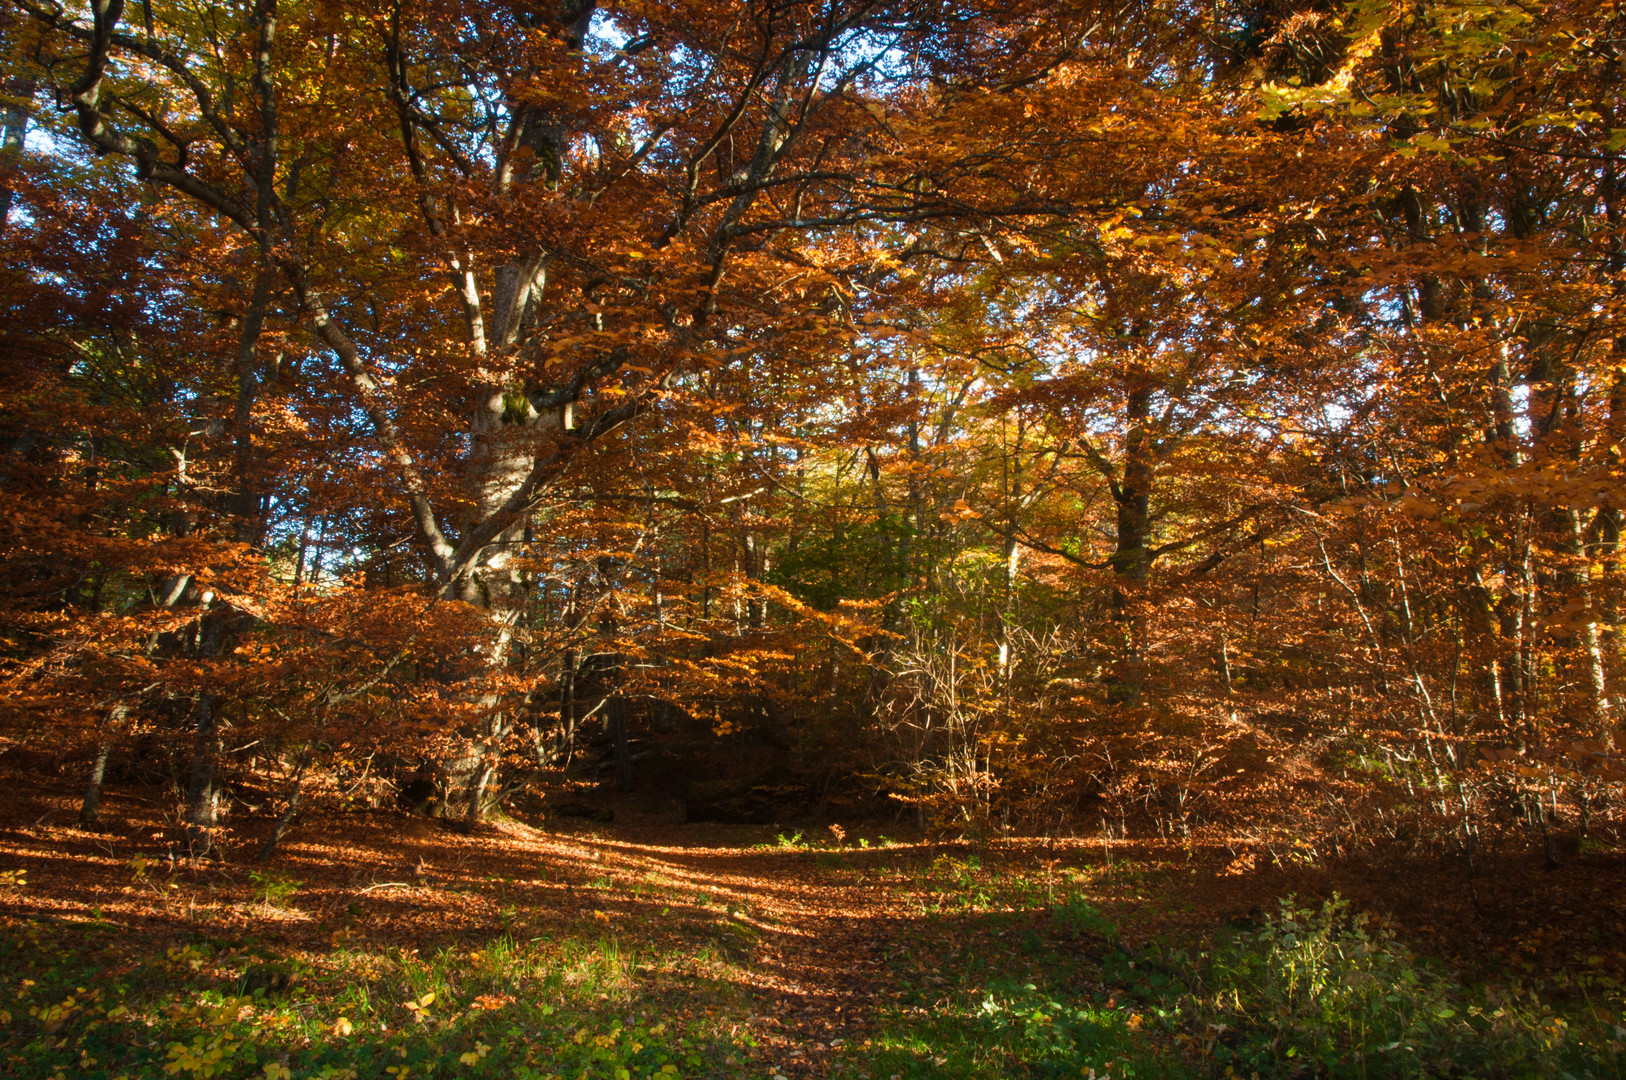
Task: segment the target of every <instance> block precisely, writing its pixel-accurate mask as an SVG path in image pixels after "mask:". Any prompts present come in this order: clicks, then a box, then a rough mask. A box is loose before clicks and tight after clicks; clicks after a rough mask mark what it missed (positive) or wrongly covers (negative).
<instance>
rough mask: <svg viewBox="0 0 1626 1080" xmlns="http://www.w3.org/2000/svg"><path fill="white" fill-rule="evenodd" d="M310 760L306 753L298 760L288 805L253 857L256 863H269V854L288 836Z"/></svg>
mask: <svg viewBox="0 0 1626 1080" xmlns="http://www.w3.org/2000/svg"><path fill="white" fill-rule="evenodd" d="M310 760H311V755H310V754H309V753H308V752H307V753H306V754H305V755H304V756H303V757H301V758H300V759H299V771H298V772H296V773H294V786H293V789H292V790H291V791H289V792H288V805H287V806H286V807H284V808H283V811H282V814H281V815H280V816H278V818H277V824H276V828H274V829H272V830H271V835H270V836H268V837H266V838H265V844H264V845H263V846H261V848H260V853H259V855H257V856H256V857H255V861H256V862H262V863H263V862H269V861H270V860H271V853H272V852H274V851H276V849H277V844H279V843H281V841H282V838H283V837H284V836H286V835H287V834H288V829H289V828H290V827H292V825H293V823H294V816H295V815H297V814H298V813H299V803H300V800H301V798H302V797H303V796H304V794H305V769H306V767H307V766H308V765H309V764H310Z"/></svg>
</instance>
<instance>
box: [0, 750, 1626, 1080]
mask: <svg viewBox="0 0 1626 1080" xmlns="http://www.w3.org/2000/svg"><path fill="white" fill-rule="evenodd" d="M4 780H5V783H6V787H7V790H8V793H9V795H10V797H9V798H8V800H7V802H6V804H5V807H4V810H3V813H4V822H3V827H4V831H3V832H0V869H3V870H4V872H5V873H6V874H8V875H9V876H8V878H7V879H6V880H7V881H8V882H10V883H11V884H10V887H9V888H7V889H6V890H5V891H4V892H3V893H0V911H3V912H4V920H5V921H4V928H3V937H0V950H3V951H0V957H3V962H4V966H5V969H6V984H5V986H4V987H3V988H0V994H3V995H4V996H3V998H0V1004H3V1007H4V1009H5V1010H7V1012H6V1013H5V1014H3V1015H4V1018H5V1020H6V1027H5V1028H4V1029H0V1055H3V1059H4V1060H5V1061H6V1063H7V1065H6V1071H7V1075H10V1076H17V1077H51V1076H83V1077H118V1076H131V1077H134V1076H149V1075H150V1076H158V1075H182V1076H227V1077H249V1076H254V1077H261V1076H267V1077H283V1076H290V1075H291V1076H294V1077H301V1078H303V1077H341V1076H349V1075H354V1076H384V1075H389V1076H391V1077H399V1078H406V1077H416V1076H428V1075H443V1076H456V1075H494V1076H537V1077H542V1076H550V1075H559V1076H591V1077H600V1076H602V1077H605V1078H612V1077H626V1076H646V1075H647V1076H657V1077H658V1076H661V1075H663V1070H666V1072H665V1075H672V1074H673V1071H674V1070H675V1072H676V1074H677V1075H682V1076H691V1077H701V1076H716V1077H725V1076H764V1075H766V1076H774V1075H783V1076H791V1077H794V1076H854V1077H862V1076H870V1077H877V1076H879V1077H886V1076H892V1075H898V1076H906V1077H908V1076H919V1077H927V1076H967V1077H970V1076H993V1075H1010V1076H1027V1075H1033V1076H1047V1075H1088V1070H1089V1069H1090V1068H1094V1069H1095V1070H1096V1073H1097V1075H1099V1076H1106V1075H1114V1076H1188V1075H1189V1076H1208V1075H1212V1076H1221V1075H1231V1074H1232V1072H1234V1071H1235V1070H1236V1066H1237V1065H1239V1064H1245V1065H1247V1066H1248V1068H1249V1069H1250V1070H1251V1071H1254V1072H1258V1073H1259V1075H1261V1076H1271V1075H1282V1076H1289V1075H1301V1074H1304V1073H1305V1070H1304V1064H1305V1063H1304V1062H1303V1061H1295V1060H1294V1057H1295V1056H1296V1055H1295V1054H1292V1053H1290V1052H1289V1051H1291V1050H1293V1049H1294V1047H1293V1046H1292V1045H1291V1044H1290V1042H1287V1043H1284V1042H1280V1038H1279V1037H1280V1034H1281V1033H1280V1032H1273V1033H1272V1035H1271V1038H1269V1039H1260V1038H1253V1037H1252V1036H1250V1035H1248V1033H1247V1032H1246V1029H1243V1031H1242V1033H1241V1035H1240V1036H1239V1035H1236V1034H1232V1032H1234V1031H1236V1029H1235V1028H1234V1027H1231V1028H1230V1030H1229V1031H1228V1030H1227V1025H1224V1024H1223V1023H1221V1022H1218V1021H1217V1017H1216V1015H1215V1014H1214V1013H1213V1010H1212V1009H1211V1008H1210V1009H1208V1010H1206V1011H1205V1010H1204V1009H1203V1008H1201V1007H1200V1006H1199V1003H1198V1001H1197V1000H1196V999H1197V996H1198V995H1197V994H1196V993H1195V990H1194V987H1193V986H1192V985H1187V984H1186V983H1185V982H1183V981H1182V980H1191V981H1192V982H1193V983H1195V981H1196V979H1197V978H1199V977H1200V976H1199V975H1198V972H1199V970H1200V964H1195V963H1193V958H1194V957H1195V956H1196V955H1197V954H1198V953H1199V952H1200V950H1202V949H1213V948H1214V947H1215V943H1216V942H1217V941H1219V940H1221V939H1222V938H1224V937H1225V936H1226V935H1227V934H1233V935H1234V934H1237V933H1238V929H1239V928H1240V933H1241V936H1244V937H1245V936H1246V934H1247V932H1248V931H1250V930H1256V929H1257V928H1259V927H1261V926H1265V925H1268V924H1269V922H1270V920H1271V918H1272V913H1274V912H1276V910H1277V905H1278V903H1279V901H1280V900H1281V898H1283V897H1286V896H1294V897H1296V898H1297V900H1298V902H1299V903H1300V904H1301V905H1303V906H1305V907H1312V908H1313V907H1314V906H1316V904H1317V903H1319V902H1320V901H1322V900H1325V899H1327V898H1329V897H1333V896H1335V895H1339V894H1341V895H1342V896H1343V897H1346V898H1347V899H1348V901H1349V903H1350V905H1351V907H1352V908H1353V909H1355V910H1359V911H1365V912H1370V913H1372V914H1373V916H1374V919H1373V921H1372V923H1370V924H1368V927H1367V930H1368V931H1369V932H1370V933H1371V935H1372V938H1373V940H1381V939H1382V938H1384V937H1387V936H1388V935H1391V934H1392V935H1395V941H1396V942H1397V943H1399V944H1400V945H1401V946H1402V948H1401V950H1400V951H1401V953H1402V954H1405V955H1406V956H1407V957H1408V960H1407V963H1408V970H1418V971H1423V972H1424V973H1425V977H1439V978H1441V979H1442V980H1443V982H1444V983H1446V984H1448V985H1449V987H1450V989H1449V990H1447V991H1445V992H1446V993H1447V994H1448V995H1449V997H1450V1000H1451V1002H1452V1003H1453V1004H1454V1005H1456V1006H1457V1007H1464V1002H1479V1003H1481V1004H1490V1005H1499V1006H1500V1009H1501V1010H1502V1011H1500V1012H1498V1013H1497V1015H1498V1016H1499V1017H1500V1016H1502V1015H1503V1014H1504V1013H1505V1014H1506V1015H1507V1016H1508V1017H1510V1018H1514V1019H1510V1020H1508V1021H1504V1024H1509V1023H1513V1022H1514V1020H1516V1025H1515V1026H1517V1025H1523V1028H1524V1030H1504V1029H1498V1031H1499V1036H1498V1037H1499V1038H1500V1039H1502V1040H1504V1041H1505V1042H1506V1045H1505V1046H1501V1047H1500V1048H1497V1046H1496V1042H1497V1040H1496V1039H1489V1038H1484V1039H1480V1038H1479V1037H1477V1036H1476V1044H1477V1045H1479V1046H1480V1048H1481V1049H1484V1048H1490V1049H1491V1051H1492V1052H1491V1053H1490V1055H1489V1057H1488V1058H1487V1060H1486V1061H1482V1062H1480V1063H1479V1065H1478V1067H1479V1068H1482V1069H1484V1070H1485V1071H1481V1072H1477V1073H1473V1075H1507V1076H1546V1075H1551V1076H1559V1075H1586V1076H1615V1075H1620V1073H1619V1069H1620V1067H1621V1057H1620V1053H1621V1037H1622V1030H1621V1027H1620V1026H1619V1025H1620V1023H1621V1020H1622V1014H1621V1012H1620V1008H1621V996H1620V988H1621V985H1622V983H1621V980H1622V977H1623V975H1626V917H1623V915H1622V912H1621V909H1620V907H1619V905H1618V903H1617V902H1616V901H1617V898H1618V896H1619V895H1621V892H1622V890H1626V866H1623V865H1622V862H1621V860H1620V859H1619V858H1618V857H1615V856H1610V855H1595V856H1574V857H1570V858H1567V859H1565V860H1564V862H1563V863H1562V865H1560V866H1559V867H1558V868H1556V869H1553V868H1549V867H1548V866H1546V865H1545V862H1544V860H1543V859H1542V858H1540V857H1539V856H1537V855H1535V854H1522V853H1513V854H1510V855H1509V856H1508V857H1506V858H1504V859H1502V860H1500V861H1499V862H1498V864H1497V865H1496V866H1495V867H1494V872H1493V873H1486V872H1483V871H1482V872H1481V873H1480V874H1479V875H1478V876H1477V877H1473V878H1470V877H1469V876H1468V875H1467V874H1466V873H1465V869H1464V867H1463V865H1462V862H1461V860H1460V859H1409V860H1408V859H1405V858H1402V857H1396V856H1391V857H1387V858H1383V859H1373V860H1370V861H1362V862H1360V863H1357V862H1354V861H1350V862H1344V863H1327V864H1323V865H1305V864H1303V863H1297V862H1295V861H1294V860H1293V859H1292V858H1291V857H1290V853H1288V852H1271V851H1268V850H1258V851H1246V852H1242V853H1239V850H1238V848H1237V846H1236V844H1235V841H1234V839H1233V840H1232V842H1230V843H1227V842H1226V840H1225V838H1222V837H1218V836H1213V837H1208V838H1193V839H1191V840H1190V841H1187V842H1181V843H1175V842H1170V841H1166V840H1147V839H1133V838H1125V837H1123V836H1121V835H1119V836H1115V837H1112V838H1108V836H1107V834H1106V833H1102V834H1100V835H1097V836H1094V837H1089V836H1084V837H1066V838H1058V837H1042V838H1033V837H1029V838H1014V837H1013V838H1001V839H995V840H990V841H988V842H985V843H981V844H975V845H973V844H970V843H967V842H965V841H959V840H942V839H936V838H932V837H923V836H918V835H910V833H909V832H908V831H907V830H902V831H900V830H899V829H898V828H897V826H896V824H894V825H893V826H892V827H891V828H886V827H885V826H884V825H882V826H874V825H872V826H867V827H866V826H854V827H853V828H852V829H851V831H850V832H849V831H848V830H847V829H845V828H842V827H841V826H839V825H838V826H837V827H836V828H834V829H830V828H825V829H819V828H817V827H816V826H814V825H806V826H804V828H805V829H806V835H804V833H803V832H802V831H799V830H793V829H790V828H788V827H775V826H720V825H693V824H684V823H682V821H681V814H680V813H679V812H678V811H677V808H676V807H675V806H674V805H673V804H672V803H670V802H661V801H659V800H653V801H652V800H650V799H648V798H643V799H640V798H636V797H630V796H623V795H619V794H613V795H608V796H599V797H598V798H597V799H596V800H595V801H596V803H597V804H598V805H602V806H603V807H604V808H606V809H609V810H612V811H613V812H614V814H615V818H616V820H615V823H613V824H607V825H599V824H588V823H581V822H573V821H570V820H568V819H563V820H561V819H555V820H551V821H538V822H536V823H534V824H528V823H525V822H523V821H519V820H516V819H512V818H503V819H499V820H494V821H491V822H488V823H486V824H484V825H482V826H480V827H479V828H478V829H477V830H476V831H474V832H473V833H472V834H466V833H464V832H460V831H458V830H456V829H454V828H452V827H450V825H449V823H443V822H439V821H435V820H431V819H424V818H416V817H411V816H408V815H405V814H402V813H398V812H395V811H366V810H363V811H358V812H353V813H346V814H335V815H330V816H321V817H315V818H312V819H310V820H308V821H306V822H304V823H303V824H302V825H301V827H300V828H299V829H298V830H297V831H296V832H295V833H293V834H291V835H290V836H289V837H288V838H287V839H286V840H285V841H284V846H283V848H282V849H281V851H280V853H279V855H278V857H277V858H276V860H275V861H274V863H272V864H271V865H261V864H257V863H254V862H252V861H244V862H241V863H239V862H237V861H236V859H235V858H234V857H233V853H235V852H237V851H252V850H253V847H254V844H253V841H254V840H256V839H258V838H257V837H256V836H255V835H254V833H255V832H256V831H259V830H261V829H263V828H264V827H266V826H265V823H259V824H258V825H254V824H251V825H248V826H245V828H246V834H245V835H243V836H240V837H234V839H233V841H232V843H231V844H230V845H227V846H224V847H223V851H224V857H223V858H221V859H218V860H212V861H209V862H201V861H200V862H195V863H194V862H189V861H188V860H185V859H184V858H183V859H182V860H180V861H171V860H170V859H169V857H168V855H167V854H166V852H168V851H171V850H174V849H173V848H169V847H167V846H166V843H165V840H164V837H165V836H166V834H175V822H174V818H173V815H170V816H168V817H166V816H165V815H164V814H162V813H160V812H159V811H158V804H157V802H155V801H154V800H152V799H149V798H144V797H142V795H143V792H141V791H139V790H137V791H119V790H110V791H109V792H108V793H107V798H106V802H105V804H104V806H105V808H106V817H107V821H108V824H106V825H104V826H102V827H99V828H96V829H94V830H87V829H85V828H83V827H81V826H79V825H78V824H77V823H75V822H74V821H73V817H74V813H75V812H76V810H77V803H76V802H75V801H74V800H73V799H71V798H69V797H67V793H66V792H64V791H62V790H60V789H59V788H57V787H53V786H52V785H48V784H44V783H40V782H38V781H37V780H31V779H30V778H29V777H27V776H24V775H19V774H17V773H14V772H12V773H8V774H7V775H6V776H5V777H4ZM590 797H591V796H590ZM166 830H167V833H166ZM883 831H884V832H885V833H886V834H887V835H883ZM1284 856H1286V857H1284ZM1301 921H1303V919H1302V914H1301ZM1307 925H1308V924H1307V923H1306V927H1307ZM1346 944H1347V942H1346ZM1413 950H1415V952H1416V953H1417V954H1419V956H1421V957H1426V958H1428V961H1429V963H1431V964H1432V965H1433V966H1432V968H1429V967H1425V966H1422V964H1423V961H1422V960H1417V961H1416V963H1417V964H1418V965H1419V966H1417V967H1415V968H1413V967H1412V966H1411V964H1412V960H1411V959H1410V954H1411V953H1412V951H1413ZM1431 971H1432V972H1436V973H1438V975H1437V976H1435V975H1429V974H1428V973H1429V972H1431ZM1233 974H1234V972H1233ZM1213 977H1214V976H1213V975H1212V974H1210V976H1209V978H1210V979H1213ZM1223 985H1224V984H1223V980H1221V981H1220V982H1216V983H1215V985H1213V986H1209V987H1207V988H1206V991H1207V992H1208V993H1209V994H1210V995H1212V994H1213V993H1214V992H1215V991H1216V990H1222V989H1223ZM1412 989H1413V992H1416V993H1418V994H1419V995H1420V996H1423V997H1429V995H1430V994H1432V993H1434V991H1429V990H1427V989H1426V988H1417V987H1413V988H1412ZM1429 1000H1430V1002H1431V1003H1433V1004H1431V1007H1433V1008H1435V1011H1443V1010H1440V1009H1438V1008H1437V1002H1436V1001H1435V999H1434V998H1432V997H1430V998H1429ZM1440 1000H1444V999H1443V998H1442V999H1440ZM1391 1007H1394V1006H1391ZM1467 1007H1468V1008H1472V1007H1475V1006H1472V1005H1469V1006H1467ZM1047 1009H1049V1010H1051V1012H1052V1013H1059V1014H1061V1015H1062V1016H1063V1017H1066V1016H1068V1015H1072V1016H1073V1019H1074V1023H1075V1025H1077V1024H1079V1023H1080V1020H1079V1017H1080V1016H1087V1018H1088V1025H1087V1026H1088V1028H1089V1030H1088V1031H1083V1030H1082V1029H1075V1030H1074V1031H1073V1033H1072V1034H1071V1035H1070V1036H1069V1037H1067V1038H1063V1039H1057V1038H1054V1037H1050V1038H1048V1039H1047V1038H1046V1037H1043V1033H1048V1032H1050V1029H1052V1028H1053V1026H1054V1020H1053V1019H1051V1020H1045V1019H1041V1020H1038V1021H1035V1019H1034V1017H1035V1016H1040V1017H1045V1016H1046V1015H1047V1014H1046V1010H1047ZM1068 1010H1073V1012H1072V1013H1071V1014H1069V1012H1068ZM1488 1011H1489V1009H1487V1012H1488ZM1013 1015H1014V1016H1015V1018H1016V1019H1015V1021H1012V1020H1011V1019H1010V1017H1011V1016H1013ZM1339 1019H1340V1018H1338V1017H1331V1018H1329V1022H1332V1021H1336V1020H1339ZM1555 1025H1556V1026H1555ZM1035 1027H1038V1028H1039V1029H1040V1030H1039V1031H1038V1032H1036V1031H1035V1030H1034V1028H1035ZM1543 1033H1545V1034H1543ZM1436 1034H1438V1033H1436ZM1289 1037H1290V1039H1291V1037H1292V1036H1291V1034H1290V1036H1289ZM1308 1037H1313V1032H1309V1031H1299V1032H1298V1033H1297V1038H1298V1039H1299V1041H1300V1044H1301V1046H1304V1047H1306V1048H1308V1046H1309V1045H1310V1044H1309V1043H1308V1042H1306V1041H1305V1040H1306V1039H1307V1038H1308ZM1414 1037H1415V1033H1414ZM1250 1039H1252V1041H1250ZM1272 1043H1276V1045H1270V1044H1272ZM1262 1048H1263V1049H1262ZM1443 1048H1444V1049H1445V1050H1446V1051H1447V1052H1448V1053H1449V1054H1451V1055H1452V1056H1455V1055H1457V1054H1459V1053H1460V1047H1459V1048H1457V1049H1454V1050H1453V1049H1451V1048H1450V1045H1449V1044H1445V1045H1444V1047H1443ZM1373 1049H1374V1048H1373V1047H1372V1046H1360V1045H1355V1046H1342V1047H1340V1048H1339V1049H1338V1050H1337V1052H1336V1053H1333V1054H1331V1055H1329V1057H1328V1064H1326V1065H1325V1066H1322V1065H1319V1064H1315V1063H1312V1064H1311V1066H1310V1071H1309V1073H1308V1074H1310V1075H1360V1074H1361V1073H1359V1072H1356V1071H1354V1070H1355V1069H1356V1068H1357V1067H1358V1068H1359V1069H1362V1070H1367V1071H1368V1072H1369V1074H1370V1075H1407V1074H1410V1072H1411V1070H1410V1069H1399V1068H1396V1069H1394V1070H1393V1071H1391V1069H1390V1067H1387V1066H1385V1065H1384V1064H1383V1062H1382V1059H1381V1057H1380V1058H1379V1060H1378V1061H1377V1062H1372V1061H1369V1060H1362V1052H1363V1051H1364V1052H1366V1053H1367V1054H1368V1055H1370V1053H1371V1051H1372V1050H1373ZM1421 1050H1422V1053H1423V1056H1424V1057H1425V1058H1428V1055H1429V1054H1430V1053H1433V1054H1434V1055H1435V1056H1434V1057H1433V1058H1432V1059H1430V1060H1427V1061H1425V1062H1423V1064H1424V1065H1425V1069H1426V1070H1432V1069H1433V1068H1435V1067H1437V1066H1439V1065H1440V1063H1441V1059H1440V1058H1439V1057H1438V1054H1439V1053H1440V1052H1441V1050H1442V1047H1433V1048H1431V1047H1429V1046H1428V1045H1424V1046H1423V1047H1421ZM1537 1051H1540V1052H1537ZM1250 1053H1251V1055H1252V1056H1248V1055H1249V1054H1250ZM1299 1053H1303V1050H1300V1051H1299ZM1498 1055H1500V1059H1499V1060H1498ZM1445 1060H1450V1058H1449V1057H1448V1058H1446V1059H1445ZM1322 1068H1325V1070H1326V1071H1325V1072H1322V1071H1320V1070H1321V1069H1322ZM284 1069H286V1070H287V1071H286V1072H284V1071H282V1070H284ZM527 1070H530V1071H527ZM623 1070H624V1071H623ZM1228 1070H1230V1071H1228ZM1419 1075H1438V1073H1434V1072H1432V1071H1423V1072H1421V1073H1419Z"/></svg>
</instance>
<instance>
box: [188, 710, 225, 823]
mask: <svg viewBox="0 0 1626 1080" xmlns="http://www.w3.org/2000/svg"><path fill="white" fill-rule="evenodd" d="M216 712H217V709H216V702H215V698H214V695H213V694H210V693H208V692H207V691H205V692H203V693H200V694H199V695H198V723H197V737H196V739H195V740H194V742H193V744H192V777H191V782H190V783H189V784H188V785H187V791H186V846H187V850H188V851H189V852H190V853H191V854H192V855H207V854H209V852H210V850H211V848H212V846H213V843H214V829H215V824H216V821H217V816H216V815H217V812H218V809H219V804H220V795H219V789H218V787H217V786H216V783H215V772H216V765H217V762H218V759H219V757H220V725H219V720H218V717H217V716H216Z"/></svg>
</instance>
